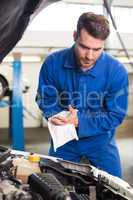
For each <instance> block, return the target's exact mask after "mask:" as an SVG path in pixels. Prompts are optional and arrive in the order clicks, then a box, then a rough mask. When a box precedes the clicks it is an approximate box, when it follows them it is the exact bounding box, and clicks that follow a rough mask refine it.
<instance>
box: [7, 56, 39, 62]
mask: <svg viewBox="0 0 133 200" xmlns="http://www.w3.org/2000/svg"><path fill="white" fill-rule="evenodd" d="M13 61H14V58H13V56H12V55H8V56H6V57H5V58H4V60H3V62H13ZM21 61H22V62H41V56H35V55H27V56H26V55H25V56H22V57H21Z"/></svg>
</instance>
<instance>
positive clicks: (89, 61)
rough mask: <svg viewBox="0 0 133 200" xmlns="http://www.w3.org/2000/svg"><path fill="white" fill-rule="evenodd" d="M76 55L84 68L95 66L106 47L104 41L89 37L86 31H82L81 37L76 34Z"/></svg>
mask: <svg viewBox="0 0 133 200" xmlns="http://www.w3.org/2000/svg"><path fill="white" fill-rule="evenodd" d="M74 40H75V55H76V59H77V62H78V64H79V66H80V67H82V68H89V67H91V66H92V65H94V64H95V62H96V61H97V59H98V58H99V56H100V55H101V53H102V51H103V47H104V40H101V39H96V38H94V37H93V36H91V35H89V34H88V33H87V31H86V30H85V29H81V31H80V35H79V36H78V37H77V33H76V32H74Z"/></svg>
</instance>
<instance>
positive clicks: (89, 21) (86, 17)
mask: <svg viewBox="0 0 133 200" xmlns="http://www.w3.org/2000/svg"><path fill="white" fill-rule="evenodd" d="M83 28H84V29H85V30H86V31H87V32H88V33H89V34H90V35H91V36H93V37H95V38H97V39H101V40H105V39H106V38H107V37H108V36H109V34H110V28H109V22H108V20H107V19H106V18H105V17H104V16H103V15H98V14H95V13H93V12H86V13H83V14H82V15H81V16H80V17H79V19H78V23H77V36H79V35H80V31H81V29H83Z"/></svg>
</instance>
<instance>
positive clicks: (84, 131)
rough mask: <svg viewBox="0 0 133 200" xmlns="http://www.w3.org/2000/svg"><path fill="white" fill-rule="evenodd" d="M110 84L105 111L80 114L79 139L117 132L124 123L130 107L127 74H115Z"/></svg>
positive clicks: (105, 98) (80, 112) (105, 99)
mask: <svg viewBox="0 0 133 200" xmlns="http://www.w3.org/2000/svg"><path fill="white" fill-rule="evenodd" d="M110 82H111V84H110V88H109V89H108V91H107V93H106V95H105V97H104V104H105V106H104V107H105V108H104V110H100V111H98V112H96V113H92V112H90V111H89V110H87V111H84V110H81V111H79V112H78V120H79V124H78V132H79V137H87V136H90V135H97V134H98V133H107V132H108V131H113V130H115V128H116V127H117V126H119V125H120V124H121V123H122V121H123V119H124V117H125V115H126V112H127V105H128V74H127V72H126V71H124V72H123V71H122V72H118V73H115V75H113V77H112V80H111V81H110Z"/></svg>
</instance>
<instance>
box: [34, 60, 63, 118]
mask: <svg viewBox="0 0 133 200" xmlns="http://www.w3.org/2000/svg"><path fill="white" fill-rule="evenodd" d="M58 97H59V95H58V90H57V88H56V84H55V74H54V72H53V68H52V60H50V59H48V60H46V61H45V62H44V64H43V65H42V68H41V70H40V74H39V84H38V90H37V96H36V101H37V104H38V106H39V108H40V109H41V110H42V112H43V114H44V117H45V118H46V119H48V118H49V117H51V116H52V115H54V114H56V113H58V112H60V111H61V110H62V109H61V107H60V105H59V101H58Z"/></svg>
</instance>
